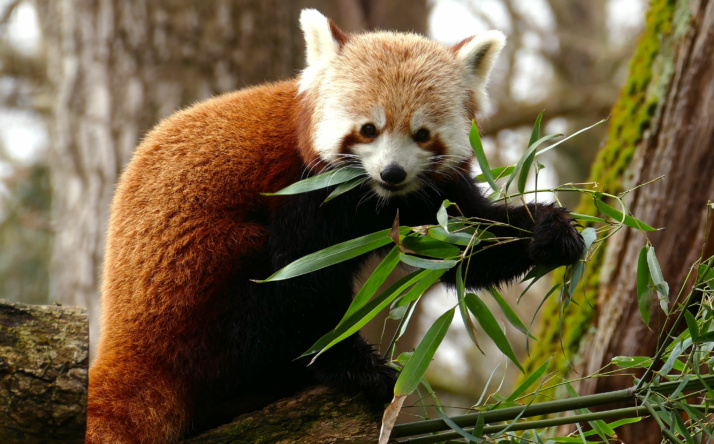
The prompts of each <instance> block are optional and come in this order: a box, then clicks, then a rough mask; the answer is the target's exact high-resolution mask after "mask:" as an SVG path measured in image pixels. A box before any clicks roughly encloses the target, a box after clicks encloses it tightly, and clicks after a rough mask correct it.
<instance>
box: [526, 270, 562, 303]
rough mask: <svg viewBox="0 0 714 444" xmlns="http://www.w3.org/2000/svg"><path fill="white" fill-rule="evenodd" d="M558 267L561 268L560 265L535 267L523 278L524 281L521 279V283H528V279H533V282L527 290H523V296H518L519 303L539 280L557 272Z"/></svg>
mask: <svg viewBox="0 0 714 444" xmlns="http://www.w3.org/2000/svg"><path fill="white" fill-rule="evenodd" d="M558 267H559V266H558V265H536V266H535V267H533V269H532V270H531V271H529V272H528V273H527V274H526V275H525V276H524V277H523V279H521V283H523V282H525V281H527V280H528V279H532V281H531V282H530V283H529V284H528V285H527V286H526V288H525V290H523V292H522V293H521V295H520V296H518V300H519V301H520V300H521V298H522V297H523V295H525V294H526V293H527V292H528V290H530V288H531V287H532V286H533V284H535V283H536V282H538V280H540V279H541V278H542V277H543V276H546V275H547V274H548V273H550V272H551V271H553V270H555V269H556V268H558Z"/></svg>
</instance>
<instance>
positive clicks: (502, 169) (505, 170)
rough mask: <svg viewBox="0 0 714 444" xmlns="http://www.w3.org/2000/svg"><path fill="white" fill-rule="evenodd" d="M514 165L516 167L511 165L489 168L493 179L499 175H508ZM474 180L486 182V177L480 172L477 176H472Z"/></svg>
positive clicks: (499, 176)
mask: <svg viewBox="0 0 714 444" xmlns="http://www.w3.org/2000/svg"><path fill="white" fill-rule="evenodd" d="M515 167H516V166H515V165H511V166H505V167H498V168H494V169H492V170H491V176H492V177H493V178H494V180H498V179H500V178H501V177H505V176H509V175H510V174H511V173H512V172H513V169H514V168H515ZM474 181H475V182H476V183H486V182H488V179H486V175H485V174H483V173H481V174H479V175H478V176H476V177H474Z"/></svg>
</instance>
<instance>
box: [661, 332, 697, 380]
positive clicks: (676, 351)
mask: <svg viewBox="0 0 714 444" xmlns="http://www.w3.org/2000/svg"><path fill="white" fill-rule="evenodd" d="M691 345H692V338H691V337H689V338H686V339H685V340H679V342H677V343H676V345H675V346H674V348H673V349H672V352H671V354H670V355H669V357H668V358H667V360H666V361H665V363H664V365H663V366H662V367H661V368H660V369H659V374H660V375H662V376H667V374H669V372H670V371H671V370H672V369H673V368H674V369H675V370H677V364H682V363H681V362H680V361H679V357H680V356H681V355H682V353H683V352H684V350H686V349H688V348H689V347H691Z"/></svg>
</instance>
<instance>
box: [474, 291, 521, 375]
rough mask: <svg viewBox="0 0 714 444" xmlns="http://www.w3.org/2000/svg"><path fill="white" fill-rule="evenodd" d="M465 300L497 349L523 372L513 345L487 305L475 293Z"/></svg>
mask: <svg viewBox="0 0 714 444" xmlns="http://www.w3.org/2000/svg"><path fill="white" fill-rule="evenodd" d="M464 300H465V301H466V306H467V307H468V308H469V311H471V314H473V315H474V317H475V318H476V320H477V321H478V323H479V324H480V325H481V328H483V331H484V332H485V333H486V334H487V335H488V336H489V337H490V338H491V340H492V341H493V343H494V344H496V347H498V349H499V350H501V352H502V353H503V354H504V355H506V356H508V358H509V359H510V360H511V361H513V363H514V364H516V367H518V368H519V369H520V370H521V371H522V372H523V371H524V370H523V367H522V366H521V363H520V362H518V358H517V357H516V354H515V353H514V352H513V349H512V348H511V344H509V343H508V339H506V335H505V334H504V333H503V331H502V330H501V326H500V325H499V324H498V321H496V318H495V317H494V316H493V314H491V312H490V311H489V309H488V307H487V306H486V304H484V302H483V301H482V300H481V299H480V298H479V297H478V296H476V295H475V294H473V293H469V294H467V295H466V297H465V298H464Z"/></svg>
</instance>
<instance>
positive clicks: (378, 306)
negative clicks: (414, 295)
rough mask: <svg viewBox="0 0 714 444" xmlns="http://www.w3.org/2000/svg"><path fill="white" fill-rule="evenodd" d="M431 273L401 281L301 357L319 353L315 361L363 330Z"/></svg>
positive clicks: (422, 273)
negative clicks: (381, 312) (403, 293)
mask: <svg viewBox="0 0 714 444" xmlns="http://www.w3.org/2000/svg"><path fill="white" fill-rule="evenodd" d="M429 273H431V271H429V270H421V271H415V272H412V273H409V274H408V275H406V276H404V277H403V278H401V279H399V280H398V281H397V282H395V283H394V284H392V285H390V286H389V288H387V289H386V290H384V291H383V292H382V293H380V294H379V295H378V296H376V297H375V298H374V299H372V300H371V301H369V302H367V303H366V304H365V305H363V306H362V308H360V309H359V310H357V311H355V312H354V314H352V315H351V316H350V317H349V318H346V319H343V320H342V321H341V322H340V323H339V324H338V325H337V327H335V329H334V330H332V331H331V332H329V333H327V334H325V335H324V336H322V337H321V338H320V339H318V340H317V342H315V343H314V344H313V345H312V347H310V348H309V349H308V350H307V351H306V352H305V353H303V354H302V355H301V356H300V357H304V356H309V355H312V354H315V353H317V355H316V356H315V357H314V358H313V361H314V360H315V359H317V357H318V356H319V355H321V354H322V353H324V352H325V351H327V350H328V349H330V348H331V347H332V346H334V345H335V344H337V343H338V342H340V341H342V340H343V339H345V338H347V337H349V336H351V335H353V334H354V333H355V332H357V330H359V329H360V328H362V327H363V326H364V325H365V324H367V322H369V321H371V320H372V319H373V318H374V317H375V316H376V315H377V313H379V312H380V311H382V310H383V309H384V308H385V307H386V306H388V305H389V304H391V303H392V301H394V300H395V299H396V298H397V296H399V295H400V294H402V292H403V291H405V290H406V289H407V288H409V287H411V286H412V285H414V284H415V283H417V282H419V281H420V280H421V279H423V278H424V277H426V276H427V275H428V274H429ZM311 363H312V362H311Z"/></svg>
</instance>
